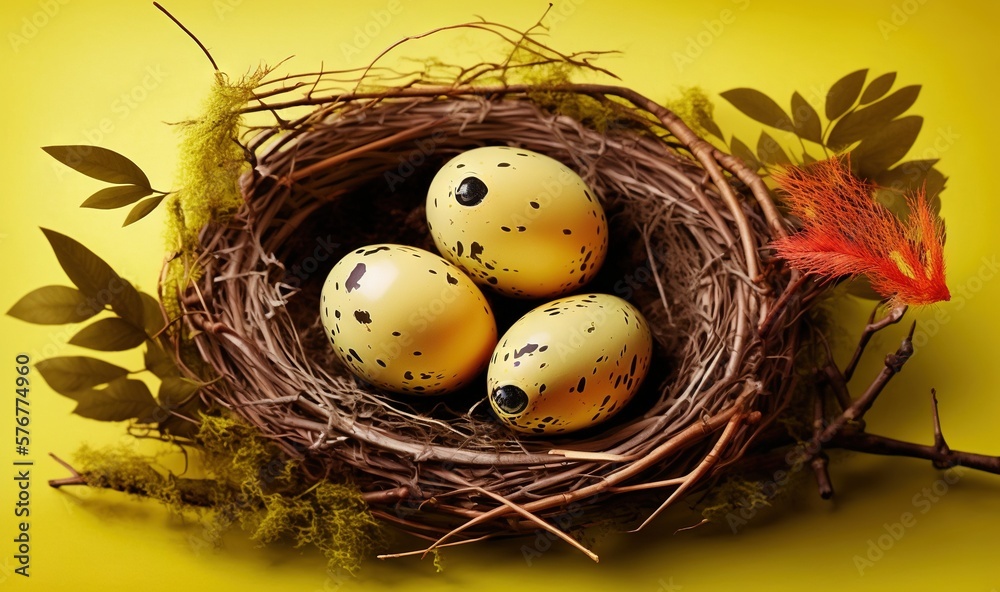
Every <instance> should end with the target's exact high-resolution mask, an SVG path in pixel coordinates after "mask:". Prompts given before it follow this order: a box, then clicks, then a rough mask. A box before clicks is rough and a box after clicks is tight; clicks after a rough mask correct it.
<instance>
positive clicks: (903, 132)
mask: <svg viewBox="0 0 1000 592" xmlns="http://www.w3.org/2000/svg"><path fill="white" fill-rule="evenodd" d="M923 123H924V119H923V118H922V117H919V116H917V115H910V116H907V117H902V118H900V119H896V120H893V121H891V122H889V123H888V124H886V125H885V126H883V127H882V128H881V129H880V130H879V131H878V132H876V133H875V134H873V135H870V136H868V137H866V138H865V139H864V140H862V141H861V143H860V144H858V146H857V148H855V149H854V150H853V151H852V152H851V165H852V166H857V170H858V174H859V175H860V176H861V177H864V178H866V179H873V178H875V177H876V176H878V175H879V174H880V173H882V172H883V171H885V170H886V169H888V168H889V167H890V166H892V165H894V164H896V163H897V162H899V161H900V160H902V158H903V157H904V156H906V153H907V152H909V151H910V148H911V147H912V146H913V143H914V142H916V141H917V136H918V135H919V134H920V127H921V126H922V125H923Z"/></svg>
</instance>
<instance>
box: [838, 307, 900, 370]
mask: <svg viewBox="0 0 1000 592" xmlns="http://www.w3.org/2000/svg"><path fill="white" fill-rule="evenodd" d="M878 306H879V305H876V306H875V308H873V309H872V313H871V315H869V317H868V324H867V325H865V328H864V331H862V332H861V339H860V340H859V341H858V347H857V348H856V349H855V350H854V355H853V356H851V361H850V362H848V363H847V366H846V367H845V368H844V373H843V374H844V380H846V381H847V382H850V381H851V377H852V376H854V371H855V370H856V369H857V367H858V362H860V361H861V355H862V354H864V353H865V348H866V347H868V342H869V341H871V338H872V336H873V335H875V334H876V333H878V332H879V331H881V330H882V329H885V328H886V327H888V326H889V325H894V324H896V323H898V322H899V321H900V320H901V319H902V318H903V315H904V314H906V308H907V307H906V306H905V305H903V306H896V307H893V308H891V309H889V312H888V313H886V315H885V317H883V318H882V319H880V320H879V321H878V322H875V314H876V313H877V312H878Z"/></svg>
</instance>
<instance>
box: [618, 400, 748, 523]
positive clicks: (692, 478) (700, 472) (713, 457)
mask: <svg viewBox="0 0 1000 592" xmlns="http://www.w3.org/2000/svg"><path fill="white" fill-rule="evenodd" d="M743 419H744V415H743V414H742V413H736V414H735V415H733V418H732V419H730V420H729V423H728V424H726V429H725V430H723V431H722V435H721V436H719V440H718V441H717V442H716V443H715V446H713V447H712V450H711V452H709V453H708V454H706V455H705V458H703V459H702V460H701V462H700V463H698V466H697V467H695V469H694V470H693V471H691V472H690V473H689V474H688V476H687V478H686V479H685V480H684V482H683V483H681V485H680V486H679V487H678V488H677V489H675V490H674V491H673V493H671V494H670V497H668V498H667V499H666V500H664V501H663V503H662V504H660V507H659V508H656V511H654V512H653V513H652V514H650V515H649V516H648V517H647V518H646V519H645V520H643V522H642V524H640V525H639V528H636V529H635V530H633V531H631V532H638V531H640V530H642V529H643V528H644V527H645V526H646V525H647V524H649V523H650V522H652V521H653V519H654V518H656V517H657V516H659V515H660V512H662V511H663V510H665V509H666V508H667V506H669V505H670V504H671V503H673V501H674V500H675V499H677V498H678V497H679V496H680V495H681V494H682V493H684V492H685V491H687V490H688V489H690V488H691V486H692V485H694V484H695V483H698V482H699V480H700V479H701V477H702V476H704V475H705V474H707V473H708V471H709V470H710V469H711V468H712V466H713V465H715V463H716V462H718V460H719V453H720V452H721V451H722V448H723V447H724V446H725V445H726V444H728V443H729V440H730V439H731V438H732V437H733V434H734V433H735V432H736V428H737V427H739V425H740V424H742V423H743Z"/></svg>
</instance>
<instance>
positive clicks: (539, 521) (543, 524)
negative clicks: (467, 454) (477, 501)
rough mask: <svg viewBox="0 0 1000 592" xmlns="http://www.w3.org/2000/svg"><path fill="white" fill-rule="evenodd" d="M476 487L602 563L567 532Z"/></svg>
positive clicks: (500, 497) (505, 499)
mask: <svg viewBox="0 0 1000 592" xmlns="http://www.w3.org/2000/svg"><path fill="white" fill-rule="evenodd" d="M474 487H475V489H476V491H478V492H480V493H482V494H484V495H488V496H489V497H491V498H493V499H494V500H496V501H497V502H499V503H501V504H503V505H505V506H507V507H508V508H510V509H511V510H514V511H515V512H516V513H518V514H520V515H521V516H523V517H525V518H527V519H528V520H531V521H532V522H534V523H535V524H537V525H539V526H541V527H542V528H544V529H545V530H547V531H549V532H551V533H552V534H554V535H556V536H557V537H559V538H561V539H562V540H564V541H566V542H567V543H569V544H570V545H572V546H573V547H575V548H576V549H578V550H579V551H580V552H582V553H583V554H584V555H586V556H587V557H590V559H591V560H592V561H593V562H594V563H597V562H599V561H600V557H598V556H597V555H596V554H595V553H594V552H593V551H591V550H590V549H588V548H586V547H584V546H583V545H581V544H580V543H579V542H577V541H576V540H575V539H574V538H573V537H571V536H569V535H568V534H566V533H565V532H563V531H561V530H559V529H558V528H556V527H555V526H552V525H551V524H549V523H548V522H546V521H544V520H542V519H541V518H539V517H538V516H535V515H534V514H532V513H531V512H529V511H527V510H525V509H524V508H522V507H521V506H519V505H517V504H515V503H514V502H512V501H510V500H509V499H507V498H505V497H503V496H502V495H498V494H496V493H493V492H492V491H489V490H487V489H483V488H482V487H479V486H474Z"/></svg>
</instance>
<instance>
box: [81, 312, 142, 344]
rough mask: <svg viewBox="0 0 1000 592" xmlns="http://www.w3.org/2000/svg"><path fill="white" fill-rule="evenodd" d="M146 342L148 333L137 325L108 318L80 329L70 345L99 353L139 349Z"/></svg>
mask: <svg viewBox="0 0 1000 592" xmlns="http://www.w3.org/2000/svg"><path fill="white" fill-rule="evenodd" d="M145 340H146V333H145V332H144V331H142V330H141V329H137V328H136V327H135V325H133V324H131V323H129V322H127V321H124V320H122V319H119V318H108V319H101V320H99V321H96V322H94V323H91V324H90V325H87V326H86V327H84V328H83V329H80V331H79V332H78V333H77V334H76V335H74V336H73V337H71V338H70V340H69V343H70V344H72V345H78V346H80V347H87V348H90V349H95V350H98V351H124V350H127V349H132V348H133V347H138V346H139V345H140V344H142V342H143V341H145Z"/></svg>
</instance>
